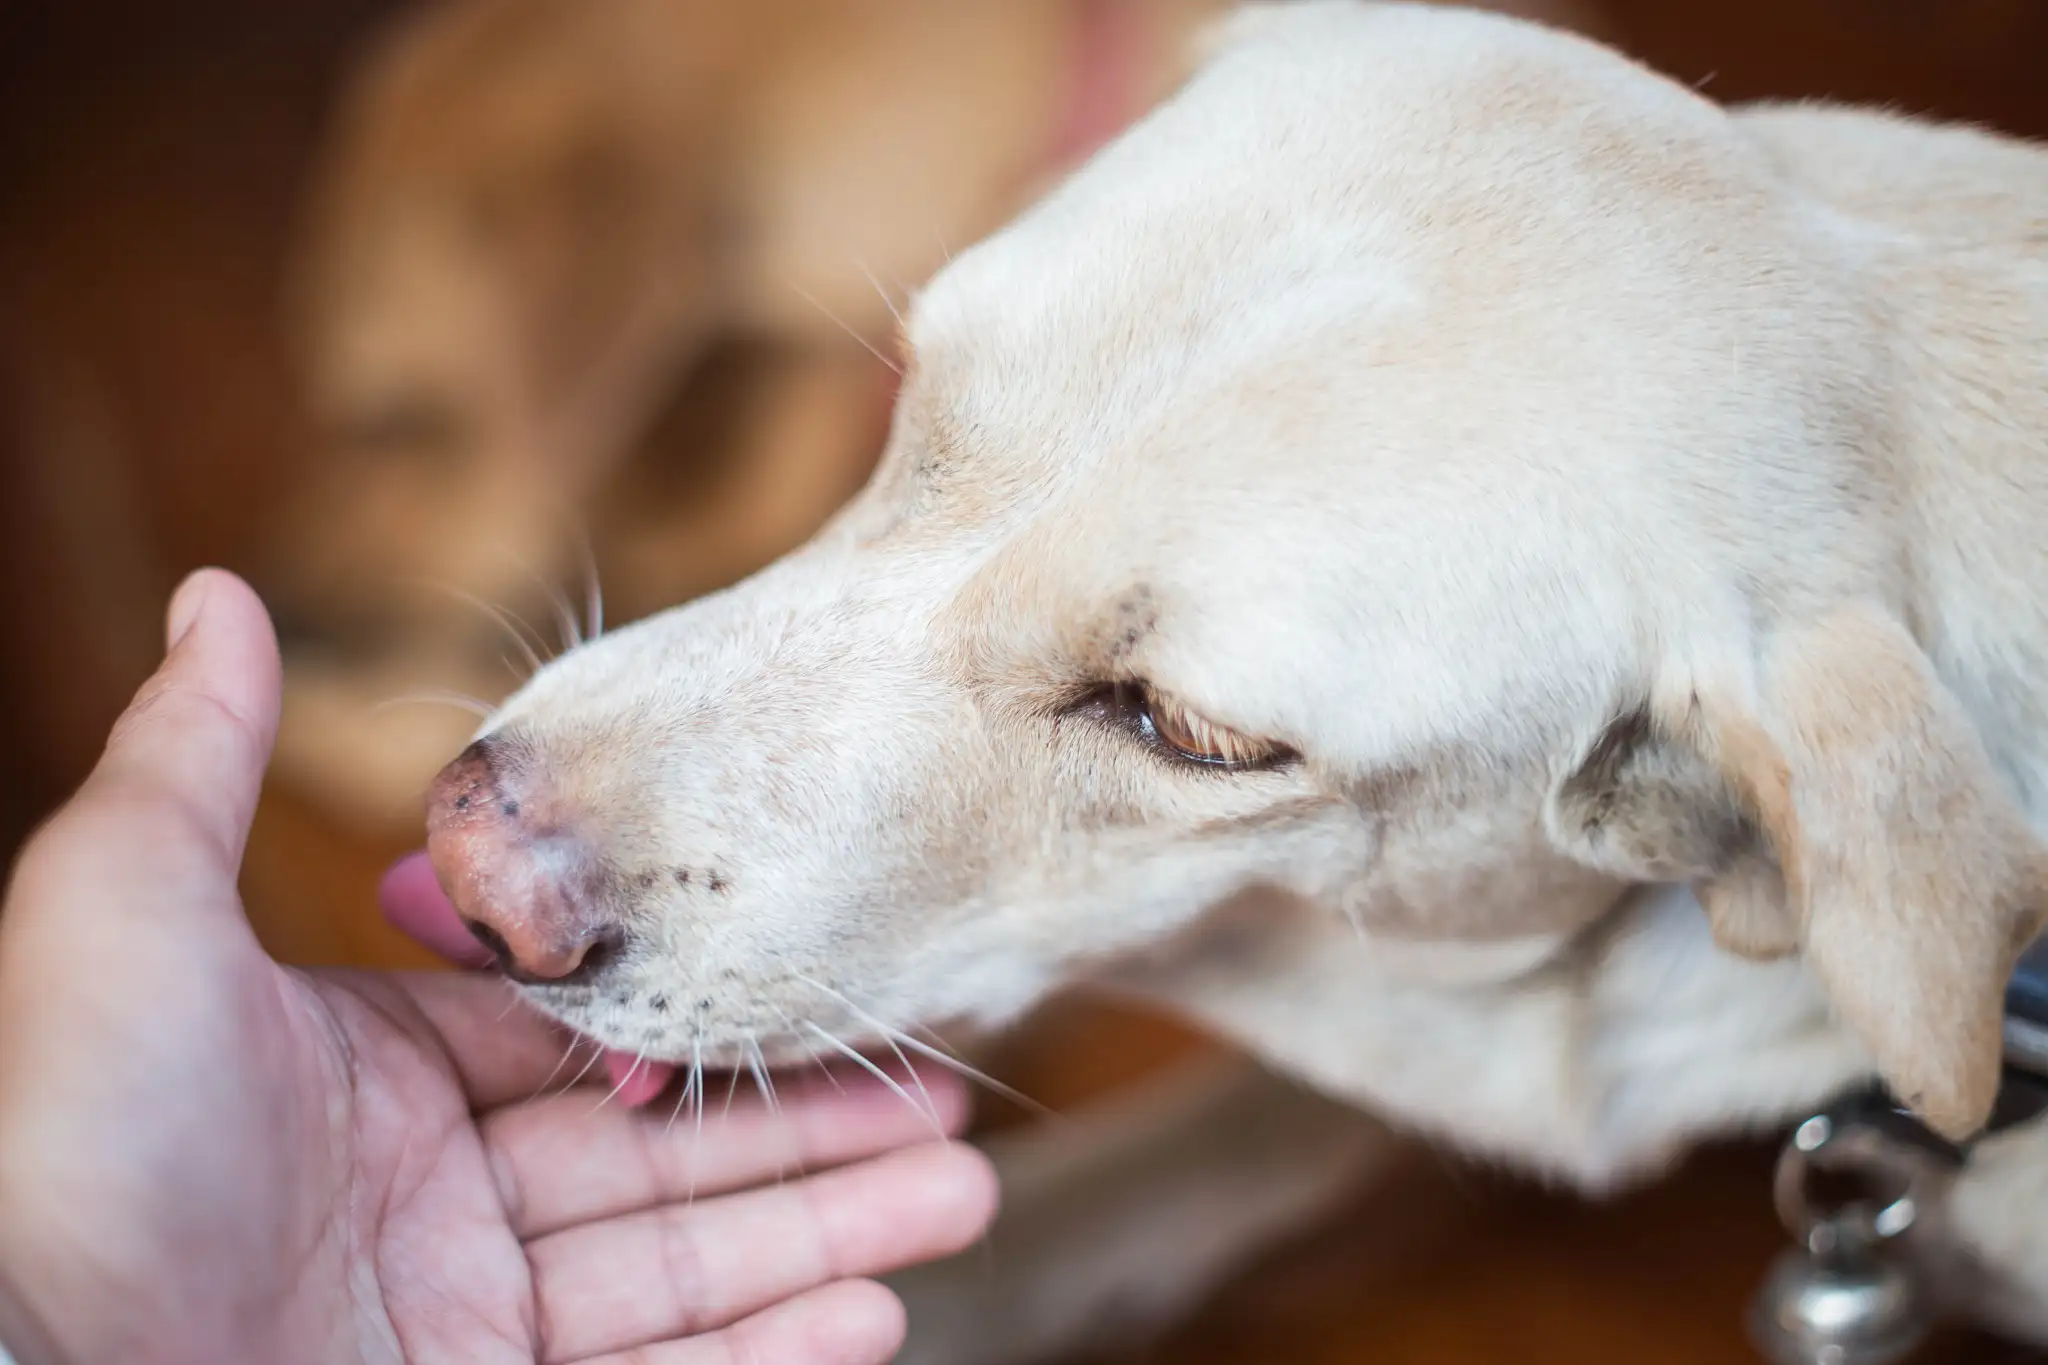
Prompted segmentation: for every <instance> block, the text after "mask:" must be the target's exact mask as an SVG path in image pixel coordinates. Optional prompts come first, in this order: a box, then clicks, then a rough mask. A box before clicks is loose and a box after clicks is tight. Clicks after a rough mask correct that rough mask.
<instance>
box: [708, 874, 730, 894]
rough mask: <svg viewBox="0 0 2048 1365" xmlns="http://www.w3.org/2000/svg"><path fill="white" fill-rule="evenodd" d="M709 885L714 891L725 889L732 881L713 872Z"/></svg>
mask: <svg viewBox="0 0 2048 1365" xmlns="http://www.w3.org/2000/svg"><path fill="white" fill-rule="evenodd" d="M709 885H710V887H711V889H712V890H713V891H723V890H725V888H726V887H727V886H729V885H731V883H730V882H728V881H726V879H725V878H723V877H721V876H719V875H718V874H717V873H716V872H714V873H712V874H711V880H710V883H709Z"/></svg>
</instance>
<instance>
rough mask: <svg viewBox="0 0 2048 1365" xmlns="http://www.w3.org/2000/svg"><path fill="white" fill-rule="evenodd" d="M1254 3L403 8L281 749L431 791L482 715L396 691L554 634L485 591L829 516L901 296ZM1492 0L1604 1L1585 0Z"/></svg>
mask: <svg viewBox="0 0 2048 1365" xmlns="http://www.w3.org/2000/svg"><path fill="white" fill-rule="evenodd" d="M1224 7H1225V3H1224V0H981V2H980V3H976V4H972V5H963V4H958V3H955V2H954V0H887V2H886V3H880V2H875V3H867V4H862V5H859V6H847V5H842V4H835V3H831V2H830V0H757V2H756V3H751V4H747V5H732V4H728V3H724V2H723V0H603V2H602V3H589V2H588V0H454V2H453V3H448V4H442V5H437V6H434V7H432V8H428V9H423V10H420V11H417V12H414V13H411V14H409V15H407V16H406V17H405V18H404V19H403V20H402V22H400V23H398V24H397V25H396V26H395V27H394V28H393V29H391V30H390V31H389V32H388V33H387V34H385V35H384V37H383V39H382V41H381V43H380V44H379V45H377V47H376V48H375V49H374V50H373V51H372V52H371V53H369V54H367V58H366V60H365V61H364V63H363V65H362V67H361V69H360V71H359V73H358V76H357V78H356V79H355V80H354V81H353V83H352V85H351V87H350V88H349V89H348V90H347V91H346V94H345V97H344V99H343V102H342V105H341V108H340V111H339V116H338V119H337V121H336V123H335V126H334V129H333V132H332V137H331V141H330V145H329V148H328V153H327V156H326V158H325V161H324V164H323V165H322V166H321V167H320V168H319V170H318V172H317V174H316V177H315V180H314V184H313V186H312V190H311V193H310V196H309V199H308V214H307V218H306V221H305V224H304V230H303V233H302V238H301V242H300V250H299V253H298V259H297V262H296V268H295V272H294V297H295V304H296V306H295V326H294V331H295V334H296V337H297V340H298V343H299V347H300V353H301V363H302V365H303V370H304V375H305V381H306V387H307V395H308V399H309V405H310V409H311V412H310V416H311V418H312V423H313V431H314V438H315V439H314V445H315V455H314V458H313V460H312V467H311V470H310V473H309V477H308V478H307V479H306V480H305V483H304V486H303V489H302V496H301V497H300V499H299V508H298V511H297V513H296V514H295V515H292V516H290V517H289V518H288V519H287V521H286V523H285V525H284V526H283V528H282V529H283V536H282V540H281V549H280V553H279V556H278V562H277V567H276V570H275V572H274V573H273V575H272V577H271V579H270V589H271V596H272V597H273V600H274V602H275V604H276V605H277V607H278V609H279V613H280V616H281V618H283V624H284V625H285V627H286V636H287V651H288V664H289V674H288V676H289V679H290V683H289V688H288V697H287V705H286V724H285V731H284V736H283V739H282V742H281V747H280V755H279V758H280V766H281V769H282V770H283V771H284V773H285V774H286V775H287V776H288V777H291V778H295V779H297V780H298V781H299V782H300V783H301V784H302V785H304V786H306V787H308V788H309V789H310V790H311V791H313V792H314V793H315V794H317V795H320V796H322V797H323V798H324V799H326V800H328V801H329V803H330V804H331V805H334V806H336V807H338V808H339V809H340V811H341V812H342V813H344V814H352V815H353V816H354V817H356V818H357V819H359V820H365V821H370V822H375V823H381V822H384V821H386V820H406V821H410V820H412V819H415V818H416V817H417V811H418V804H417V802H418V792H419V791H420V789H421V787H422V785H423V784H424V782H425V780H426V779H427V778H428V777H429V776H430V775H431V774H432V773H433V771H434V770H435V768H436V767H437V766H438V765H439V764H440V763H441V762H442V761H443V760H444V759H445V758H446V756H447V755H448V754H449V753H450V752H452V751H453V750H454V749H455V748H457V747H459V746H460V744H461V742H462V741H463V739H464V738H465V737H466V734H467V731H468V729H469V728H470V718H469V717H467V716H465V715H463V714H461V712H460V711H459V710H450V709H447V708H438V707H437V708H425V707H405V708H402V709H390V708H384V707H382V706H380V703H384V702H388V701H390V700H392V699H393V698H396V697H399V696H400V695H401V694H404V693H406V692H407V691H408V689H413V688H418V687H421V686H423V685H430V684H431V685H435V686H438V687H440V688H444V689H450V690H452V691H454V692H459V693H463V694H468V695H470V696H474V697H477V698H479V699H481V700H484V701H490V700H494V699H495V698H496V697H498V696H499V695H501V694H502V693H503V692H504V691H505V690H506V687H507V685H508V684H509V683H510V682H511V681H513V678H512V676H511V675H510V674H508V673H507V672H506V671H505V668H504V660H505V659H506V657H508V656H509V657H511V658H512V659H513V660H515V661H517V660H521V659H523V658H524V655H525V646H524V645H520V646H512V645H510V644H509V642H508V638H507V637H508V631H507V627H506V625H505V623H504V621H502V620H501V619H494V613H493V612H491V611H489V610H478V609H477V608H478V604H480V603H488V604H490V605H491V606H492V607H495V608H499V609H501V610H502V612H503V613H506V614H509V615H510V616H512V617H513V618H516V619H517V620H519V621H521V622H526V621H533V622H540V621H544V620H549V619H551V617H552V618H557V619H558V618H559V617H560V616H561V615H562V613H561V612H559V611H557V610H555V609H553V608H551V607H550V606H549V596H548V591H547V585H549V584H553V583H556V582H559V581H561V580H563V579H565V578H573V577H575V576H577V575H579V574H581V573H583V572H584V571H585V570H584V566H582V565H580V564H579V563H578V562H577V554H576V546H577V533H578V531H579V530H583V531H588V532H590V533H591V534H592V535H593V538H594V539H595V540H596V541H597V542H598V544H599V545H600V546H601V549H602V560H601V562H602V571H603V578H604V582H605V586H606V588H607V589H609V590H610V592H611V595H612V598H613V611H614V614H616V615H621V616H636V615H639V614H642V613H644V612H646V611H648V610H651V609H653V608H655V607H659V606H663V605H668V604H671V603H674V602H676V601H679V600H682V599H684V598H687V597H690V596H693V595H696V594H698V593H701V592H704V591H707V590H710V589H712V588H716V587H718V586H721V585H723V584H725V583H729V582H731V581H734V580H735V579H737V578H739V577H742V576H744V575H745V574H746V573H748V572H751V571H752V570H753V569H754V568H756V567H758V566H760V565H762V564H765V563H767V562H768V561H769V560H771V559H773V558H774V557H775V556H777V555H779V554H781V553H783V552H784V551H786V550H788V549H789V548H791V547H792V546H794V545H796V544H797V543H799V542H800V541H801V540H802V539H803V538H804V537H805V536H807V535H808V534H809V533H810V532H811V531H812V530H814V529H815V528H816V526H817V525H818V523H820V522H821V521H822V520H823V519H824V517H825V516H826V515H827V514H828V513H829V512H830V511H831V510H832V509H833V508H834V507H836V506H837V505H838V504H839V503H840V502H841V501H842V500H843V499H845V498H846V497H847V496H849V495H850V494H851V493H852V492H853V491H854V490H855V489H856V488H857V487H858V486H859V484H860V483H861V481H862V480H863V479H864V478H865V477H866V475H867V472H868V470H869V468H870V466H871V464H872V460H873V458H874V454H875V452H876V451H877V450H878V449H879V445H880V438H881V436H882V434H883V428H882V423H883V421H884V420H885V414H886V403H887V400H888V397H889V395H890V392H891V390H890V387H889V383H890V381H893V379H894V377H895V376H894V375H893V373H892V372H891V370H890V369H889V368H885V367H886V366H889V365H891V363H892V362H891V361H890V360H889V358H888V357H889V353H890V351H891V350H892V349H893V345H894V343H893V341H892V340H891V336H892V329H893V326H894V322H895V318H894V314H895V312H896V303H895V302H894V301H893V300H892V295H896V296H900V295H901V294H903V293H905V292H907V291H908V289H909V288H910V287H912V286H913V285H915V284H916V283H918V282H921V281H922V280H924V279H925V278H926V277H927V276H928V275H929V274H930V273H931V272H932V271H933V270H934V269H935V268H936V267H937V266H938V265H939V264H940V263H941V262H942V261H943V260H944V259H945V256H946V255H947V251H948V247H949V245H962V244H965V243H967V242H969V241H971V240H973V239H974V238H976V237H978V236H980V235H981V234H982V233H984V232H986V231H988V230H989V229H991V228H992V227H994V226H995V225H996V224H998V223H999V222H1001V221H1002V220H1003V219H1004V218H1006V217H1007V216H1008V215H1009V214H1011V213H1012V212H1014V211H1015V210H1016V209H1017V208H1019V207H1020V206H1021V205H1022V204H1023V203H1025V202H1027V201H1028V200H1029V199H1030V198H1031V197H1033V196H1034V194H1035V193H1036V192H1037V191H1038V190H1039V189H1041V188H1042V187H1044V186H1045V185H1047V184H1048V183H1050V181H1051V180H1052V179H1054V178H1056V177H1057V176H1059V175H1060V174H1061V173H1062V172H1063V171H1065V170H1066V169H1067V168H1069V167H1070V166H1071V165H1072V164H1074V163H1075V162H1076V161H1078V160H1079V159H1080V158H1081V157H1082V156H1084V155H1085V154H1086V153H1087V152H1088V151H1090V150H1092V148H1093V147H1094V146H1096V145H1097V144H1099V143H1100V142H1102V141H1103V140H1105V139H1107V138H1108V137H1109V136H1110V135H1111V134H1113V133H1114V132H1116V131H1118V130H1119V128H1120V127H1121V126H1122V125H1124V124H1125V123H1126V122H1128V121H1129V120H1130V119H1131V118H1132V117H1134V116H1135V115H1136V114H1138V113H1139V112H1141V111H1143V110H1144V109H1146V108H1147V107H1149V106H1150V105H1151V104H1153V103H1154V102H1156V101H1157V100H1158V99H1159V98H1161V97H1162V96H1163V95H1164V94H1165V93H1166V92H1167V91H1168V90H1169V89H1171V88H1172V87H1173V86H1174V85H1176V84H1177V83H1178V81H1179V80H1180V78H1181V76H1182V75H1183V69H1184V68H1183V63H1184V62H1185V60H1186V59H1187V58H1188V57H1189V56H1190V55H1191V51H1192V48H1193V44H1192V42H1191V41H1190V40H1191V38H1192V36H1193V34H1194V33H1195V31H1196V30H1197V29H1198V28H1199V27H1200V26H1202V25H1203V24H1205V23H1206V22H1207V21H1209V20H1210V19H1212V18H1213V17H1214V16H1215V15H1216V14H1217V12H1219V11H1220V10H1221V9H1223V8H1224ZM1495 7H1496V8H1503V9H1507V10H1510V11H1512V12H1515V13H1519V14H1522V15H1525V16H1531V17H1537V18H1543V19H1548V20H1551V21H1554V22H1560V23H1564V24H1568V25H1571V26H1574V27H1578V28H1581V29H1585V28H1589V27H1592V26H1593V22H1592V20H1593V16H1592V15H1591V13H1590V12H1589V10H1588V7H1587V6H1586V5H1583V4H1579V3H1575V0H1526V2H1525V3H1512V2H1510V3H1505V4H1501V5H1497V6H1495ZM714 357H715V358H716V359H715V360H714ZM679 389H680V390H681V391H683V392H684V393H685V394H686V395H687V398H686V401H685V402H684V404H683V406H682V407H681V409H680V410H678V411H673V412H671V413H670V420H668V421H666V422H664V421H662V420H661V417H662V413H663V411H664V407H665V405H672V404H673V402H674V395H675V394H676V393H677V391H678V390H679ZM636 452H638V454H639V456H640V458H638V459H636V458H635V455H636ZM596 571H597V570H596V566H592V567H591V568H590V570H589V572H590V573H591V574H593V575H594V574H595V573H596ZM572 614H575V615H580V614H582V611H581V609H580V608H579V609H577V610H576V611H575V612H574V613H572ZM513 629H516V627H514V628H513ZM549 630H550V631H552V630H553V627H552V626H550V627H549ZM533 643H534V644H535V645H536V646H537V647H538V646H539V644H540V642H539V641H534V642H533Z"/></svg>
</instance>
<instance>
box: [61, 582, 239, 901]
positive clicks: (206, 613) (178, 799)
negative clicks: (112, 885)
mask: <svg viewBox="0 0 2048 1365" xmlns="http://www.w3.org/2000/svg"><path fill="white" fill-rule="evenodd" d="M168 635H169V637H170V641H171V647H170V651H169V653H168V654H167V655H166V656H165V658H164V661H163V664H162V666H161V667H159V668H158V669H157V671H156V674H155V676H154V677H152V678H150V680H149V681H148V682H146V683H144V684H143V686H142V690H141V691H140V692H138V693H137V694H136V696H135V700H134V701H133V702H132V703H130V704H129V707H128V710H127V711H126V712H125V713H124V714H123V715H122V716H121V718H120V720H118V721H117V722H115V724H114V729H113V733H112V734H111V735H110V736H109V737H108V739H107V748H106V752H105V753H104V754H103V755H102V756H101V758H100V761H99V765H98V767H96V768H95V769H94V771H93V774H92V777H91V778H90V779H88V781H87V782H86V785H85V787H84V788H83V789H82V790H81V791H80V792H79V795H78V797H77V798H76V799H75V800H74V801H73V803H72V808H71V810H69V811H67V812H66V814H67V816H68V815H71V814H74V813H76V814H79V815H81V816H106V817H111V818H115V819H116V820H117V821H118V822H119V823H123V824H131V825H136V824H139V825H140V826H142V828H137V829H135V830H134V831H133V834H134V835H136V836H146V835H149V834H151V833H153V832H154V829H156V828H162V827H169V828H170V829H171V830H172V832H173V833H175V834H178V835H183V834H185V833H187V832H191V833H196V834H197V835H198V836H199V837H200V839H201V841H202V845H203V848H204V850H205V852H206V853H207V854H208V855H210V856H211V857H212V858H213V859H214V860H215V862H216V863H217V865H218V869H219V870H220V871H223V872H226V873H228V874H230V875H232V874H234V873H235V871H236V870H237V869H238V868H239V867H240V865H241V860H242V846H243V843H244V841H245V840H246V839H247V837H248V833H249V822H250V820H251V819H252V818H254V816H255V813H256V798H257V794H258V792H259V791H260V789H261V787H262V784H263V769H264V766H265V765H266V764H267V763H268V762H269V759H270V746H271V742H272V740H273V739H274V738H275V737H276V733H277V713H278V688H279V680H278V677H279V664H278V656H277V639H276V636H275V635H274V634H273V633H272V631H271V628H270V618H269V617H268V615H267V614H265V612H264V610H263V604H262V603H261V602H260V601H258V600H257V597H256V594H255V593H254V592H253V591H252V590H251V589H250V588H249V586H248V585H247V584H246V583H244V582H242V580H241V579H239V578H236V577H235V576H234V575H233V574H230V573H227V572H225V571H223V570H220V569H202V570H200V571H199V572H198V573H195V574H193V575H192V576H191V577H190V578H187V579H186V580H185V582H184V584H183V585H182V586H181V587H180V588H179V589H178V591H177V594H176V595H175V596H174V597H173V598H172V599H171V607H170V612H169V619H168ZM94 823H95V825H96V827H97V826H98V825H99V823H100V822H99V821H98V820H95V821H94ZM98 832H99V837H101V838H108V837H115V838H119V837H120V835H119V834H118V833H110V832H109V831H107V830H106V829H104V828H100V829H99V831H98ZM123 842H127V840H125V839H124V840H123Z"/></svg>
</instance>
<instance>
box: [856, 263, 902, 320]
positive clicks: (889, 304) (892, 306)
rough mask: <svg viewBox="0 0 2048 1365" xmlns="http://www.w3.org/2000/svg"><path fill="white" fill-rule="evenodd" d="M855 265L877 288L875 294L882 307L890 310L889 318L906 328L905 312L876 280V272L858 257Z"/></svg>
mask: <svg viewBox="0 0 2048 1365" xmlns="http://www.w3.org/2000/svg"><path fill="white" fill-rule="evenodd" d="M853 263H854V265H855V266H856V267H858V268H859V270H860V273H861V274H862V275H863V276H865V277H866V278H867V282H868V283H869V284H871V285H873V286H874V287H875V293H876V294H877V295H878V296H879V297H880V298H881V300H882V307H884V308H886V309H888V310H889V316H890V317H892V318H894V319H896V325H897V326H898V327H903V326H906V325H907V324H906V323H905V322H904V321H903V310H902V309H900V308H898V307H897V306H896V300H894V299H892V298H890V297H889V291H888V290H886V289H884V288H883V287H882V282H881V281H880V280H878V279H876V278H875V272H874V271H872V270H870V269H868V265H867V262H866V261H863V260H861V259H860V258H859V257H857V256H856V257H855V258H854V262H853Z"/></svg>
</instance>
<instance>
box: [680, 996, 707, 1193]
mask: <svg viewBox="0 0 2048 1365" xmlns="http://www.w3.org/2000/svg"><path fill="white" fill-rule="evenodd" d="M683 1094H684V1095H686V1096H694V1098H693V1099H692V1100H691V1103H690V1122H691V1127H692V1132H691V1134H690V1186H689V1191H688V1193H687V1195H686V1196H685V1198H684V1200H683V1202H684V1203H685V1204H686V1205H694V1204H695V1203H696V1202H697V1159H698V1157H699V1156H700V1155H702V1153H703V1150H704V1034H703V1032H702V1030H699V1031H698V1032H696V1033H694V1034H692V1035H691V1037H690V1075H689V1078H688V1079H687V1080H685V1081H684V1082H683Z"/></svg>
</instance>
